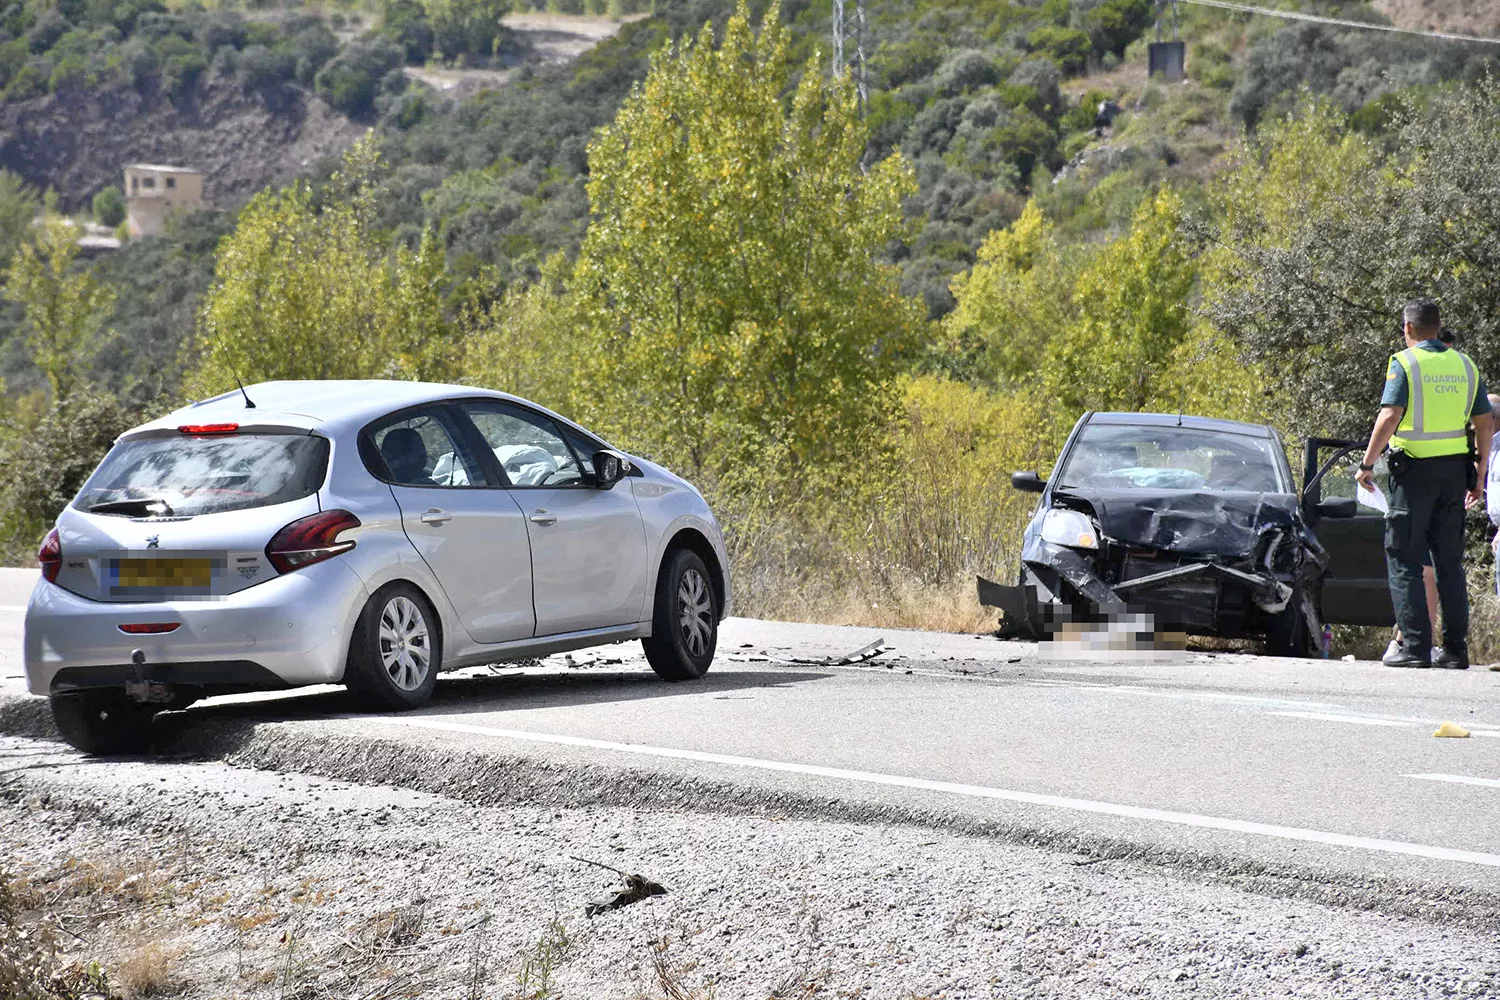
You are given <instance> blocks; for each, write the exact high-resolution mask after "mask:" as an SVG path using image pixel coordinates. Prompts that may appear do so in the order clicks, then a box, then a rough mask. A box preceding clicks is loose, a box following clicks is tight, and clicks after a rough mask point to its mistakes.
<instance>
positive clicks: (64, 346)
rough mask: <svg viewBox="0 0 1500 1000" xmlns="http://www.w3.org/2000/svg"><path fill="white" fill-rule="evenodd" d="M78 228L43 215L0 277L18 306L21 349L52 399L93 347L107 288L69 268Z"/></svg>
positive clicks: (71, 381) (109, 298) (63, 394)
mask: <svg viewBox="0 0 1500 1000" xmlns="http://www.w3.org/2000/svg"><path fill="white" fill-rule="evenodd" d="M78 236H79V232H78V227H77V226H75V225H74V224H73V223H72V222H70V221H68V220H67V219H64V218H61V217H59V216H55V215H49V216H48V217H47V218H46V219H45V220H44V221H43V223H42V225H41V226H40V227H39V228H38V232H37V235H36V240H35V242H27V243H23V244H21V247H20V249H19V250H18V251H17V252H16V254H15V256H13V257H12V258H11V261H10V266H9V267H8V269H7V270H6V276H5V297H6V298H8V299H10V300H11V301H13V302H17V303H19V304H20V305H21V306H22V309H23V311H24V314H25V328H26V347H27V349H28V351H29V352H30V353H31V358H32V361H33V363H34V364H35V365H36V366H37V367H38V368H40V369H41V370H42V371H43V372H44V373H45V374H46V376H47V381H48V383H49V384H50V385H51V387H52V396H53V398H54V399H66V398H67V397H68V396H69V395H70V394H71V392H72V390H73V387H74V386H75V384H77V382H78V381H79V378H80V376H81V374H82V372H84V371H85V370H87V366H88V358H89V356H90V355H91V354H92V352H93V351H94V350H95V349H97V348H98V346H99V338H100V335H101V332H102V326H103V320H104V316H105V315H106V314H107V313H108V311H109V308H110V306H111V305H112V303H113V301H114V291H113V289H111V288H109V287H107V286H105V285H102V284H101V283H100V282H99V281H98V279H97V278H95V277H94V275H93V273H92V272H90V271H88V270H85V269H82V268H75V267H74V266H73V262H74V259H75V258H76V257H77V256H78Z"/></svg>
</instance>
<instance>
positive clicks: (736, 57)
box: [577, 2, 920, 480]
mask: <svg viewBox="0 0 1500 1000" xmlns="http://www.w3.org/2000/svg"><path fill="white" fill-rule="evenodd" d="M787 49H788V39H787V34H786V31H785V30H784V29H783V28H782V27H781V25H780V11H779V8H778V7H777V6H775V5H773V6H772V7H771V8H770V9H769V10H767V12H766V14H765V16H764V18H763V19H762V21H761V24H760V30H759V33H758V34H757V33H756V32H755V31H754V30H752V28H751V24H750V17H749V13H748V10H747V7H746V4H745V3H743V2H742V3H741V4H740V5H739V7H738V9H737V11H736V13H735V14H734V16H733V17H731V18H730V20H729V22H728V24H727V26H726V27H725V30H724V38H723V42H722V44H721V45H720V46H718V47H717V48H716V47H715V46H714V38H713V33H712V28H711V26H705V27H704V29H703V30H702V31H701V32H700V33H699V35H698V37H697V39H696V40H695V41H692V42H684V43H682V44H681V45H680V46H679V47H678V48H676V49H675V50H672V49H670V48H669V49H664V50H662V51H660V52H658V53H657V54H656V56H655V57H654V58H653V60H652V64H651V70H650V73H649V74H648V75H647V78H646V80H645V82H644V83H643V84H642V85H641V86H640V87H638V88H637V89H636V90H635V91H634V92H633V94H632V96H631V97H630V99H629V100H628V101H626V103H625V105H624V106H623V107H622V108H621V109H620V111H619V113H618V115H617V116H616V118H615V121H614V123H613V124H612V125H610V126H608V127H606V128H604V129H602V130H601V131H600V132H599V133H598V135H597V137H596V139H595V141H594V143H593V145H592V146H591V147H590V150H589V174H590V180H589V188H588V190H589V201H590V206H591V208H592V212H593V216H594V221H593V223H592V225H591V226H590V228H589V231H588V235H587V237H586V238H585V241H584V245H583V249H582V252H581V256H580V259H579V264H578V275H577V281H578V283H579V285H578V287H579V288H580V289H581V290H582V293H583V294H584V295H585V296H587V297H588V300H589V301H590V302H591V303H592V304H591V307H590V308H591V310H592V323H593V325H594V328H595V329H596V330H597V331H598V334H599V337H600V343H599V352H598V355H597V358H598V361H597V363H595V364H593V365H591V366H590V367H589V369H588V371H589V375H590V391H589V393H588V405H589V408H590V409H592V410H593V411H594V415H595V416H597V417H598V418H600V419H601V420H602V422H603V423H604V425H605V426H607V427H609V428H610V429H611V430H615V431H619V432H621V434H620V436H621V437H622V439H624V440H630V441H633V442H636V443H638V444H639V445H640V446H642V447H643V448H645V449H647V450H649V451H650V452H652V453H653V454H656V455H658V456H660V457H661V458H662V459H663V460H665V461H667V462H668V463H669V464H671V465H673V466H675V467H677V468H679V469H681V470H683V471H684V472H685V473H687V474H690V475H701V474H703V473H705V472H707V473H710V474H713V475H722V474H724V473H726V472H729V471H731V470H740V469H749V468H750V467H751V466H752V465H757V466H759V467H760V468H762V469H763V468H764V465H765V463H766V462H767V461H770V460H772V458H771V457H772V456H776V457H778V458H782V459H784V460H785V461H786V463H787V465H785V466H784V467H783V471H782V475H786V474H788V473H791V474H792V475H795V476H801V477H802V478H803V479H804V480H805V479H806V477H807V476H808V475H810V474H812V473H813V472H815V471H816V470H818V469H830V470H831V469H835V468H842V469H848V468H850V467H851V463H853V462H855V461H857V460H858V458H859V457H860V456H861V455H862V454H864V453H865V451H866V449H867V448H869V447H870V446H871V445H872V443H873V442H874V441H875V440H876V439H877V438H878V436H879V426H880V424H881V417H882V415H883V414H885V413H887V412H889V409H890V407H891V405H892V401H893V399H894V392H895V388H894V375H895V373H896V371H897V370H898V367H899V365H900V363H901V358H902V356H903V353H904V352H905V351H906V349H907V346H908V344H909V343H910V341H911V340H912V337H913V334H914V332H915V330H916V329H917V326H918V323H919V315H920V312H919V307H918V306H917V304H916V303H915V302H914V301H913V300H909V299H907V298H905V297H904V296H902V295H901V294H900V291H899V289H898V287H897V273H896V271H895V269H894V268H892V267H891V266H889V265H887V264H884V263H882V262H881V261H880V255H881V253H882V251H883V250H884V248H885V247H886V245H887V244H888V242H889V241H890V240H891V239H893V238H894V237H896V236H897V235H898V234H899V233H900V232H901V199H902V198H903V197H904V196H905V195H907V194H909V193H910V192H911V191H912V190H914V187H915V185H914V182H913V179H912V174H911V171H910V169H909V168H908V167H907V166H906V164H904V163H903V162H902V161H901V160H900V158H899V157H897V156H892V157H890V158H888V159H885V160H883V161H881V162H879V163H876V164H874V165H872V166H870V167H869V169H868V171H866V170H863V169H862V168H861V162H860V161H861V157H862V156H863V154H864V151H865V145H866V139H867V132H866V130H865V128H864V126H863V123H862V122H861V121H860V119H859V115H858V111H857V108H856V106H855V100H854V94H853V89H852V87H851V86H850V84H849V82H848V80H847V79H842V80H837V81H830V80H828V79H827V78H826V74H824V73H823V71H822V69H821V64H820V62H819V61H818V60H817V59H816V58H814V59H813V60H812V61H810V62H809V63H808V65H807V67H806V68H805V70H804V72H803V73H802V74H801V79H800V81H799V82H798V83H797V84H796V87H795V89H794V90H793V92H792V93H791V95H790V106H789V107H788V106H787V105H786V104H784V103H783V95H785V94H786V92H787V90H788V88H789V87H790V85H791V80H792V73H791V66H790V65H789V60H788V54H787ZM647 415H649V416H647Z"/></svg>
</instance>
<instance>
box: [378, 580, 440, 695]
mask: <svg viewBox="0 0 1500 1000" xmlns="http://www.w3.org/2000/svg"><path fill="white" fill-rule="evenodd" d="M380 665H381V667H382V668H383V669H384V670H385V672H386V676H388V677H389V678H390V679H391V683H392V684H394V685H396V687H398V688H400V689H401V690H403V691H415V690H417V689H418V688H419V687H421V686H422V684H423V683H424V682H425V681H426V680H427V672H428V671H429V670H431V669H432V641H431V636H430V635H429V634H428V629H427V617H426V616H425V615H424V614H423V613H422V609H421V608H419V607H417V605H416V602H415V601H413V600H412V599H411V598H409V597H402V596H399V595H398V596H396V597H393V598H391V599H390V600H389V601H387V602H386V605H385V608H384V610H382V611H381V612H380Z"/></svg>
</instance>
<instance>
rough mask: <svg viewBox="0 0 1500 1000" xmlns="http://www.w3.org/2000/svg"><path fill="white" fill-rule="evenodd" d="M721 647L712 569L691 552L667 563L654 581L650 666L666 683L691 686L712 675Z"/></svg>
mask: <svg viewBox="0 0 1500 1000" xmlns="http://www.w3.org/2000/svg"><path fill="white" fill-rule="evenodd" d="M718 642H719V600H718V596H717V594H716V593H715V592H714V588H713V585H712V584H711V583H710V582H709V576H708V567H707V566H705V565H704V564H703V559H702V557H701V556H699V555H698V553H696V552H694V551H692V550H691V549H678V550H677V551H676V552H673V553H672V554H671V555H670V556H668V557H667V560H666V562H665V563H664V564H663V566H662V568H661V576H660V577H659V578H658V579H657V581H656V610H655V612H654V613H653V615H652V618H651V636H650V638H648V639H642V640H641V645H643V646H644V647H645V648H646V660H647V661H648V662H649V663H650V664H651V669H652V670H655V671H656V676H658V677H660V678H661V679H662V680H664V681H690V680H696V679H697V678H699V677H702V676H703V675H704V674H706V673H707V672H708V668H709V665H710V664H711V663H713V661H714V650H715V648H717V646H718Z"/></svg>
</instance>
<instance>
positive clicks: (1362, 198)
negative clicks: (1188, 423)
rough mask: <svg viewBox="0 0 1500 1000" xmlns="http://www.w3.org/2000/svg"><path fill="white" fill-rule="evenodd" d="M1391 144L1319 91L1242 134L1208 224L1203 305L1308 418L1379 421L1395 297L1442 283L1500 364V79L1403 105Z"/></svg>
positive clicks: (1468, 330)
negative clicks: (1356, 127)
mask: <svg viewBox="0 0 1500 1000" xmlns="http://www.w3.org/2000/svg"><path fill="white" fill-rule="evenodd" d="M1392 130H1393V137H1392V138H1393V141H1392V142H1391V146H1390V148H1391V149H1393V150H1396V152H1395V153H1394V154H1391V155H1389V156H1382V155H1381V154H1380V153H1379V152H1378V151H1377V150H1376V149H1375V147H1373V146H1372V145H1371V144H1370V143H1369V142H1368V141H1367V140H1365V139H1364V138H1362V137H1360V136H1358V135H1352V134H1350V132H1349V130H1348V128H1347V126H1346V124H1345V122H1344V119H1343V117H1342V115H1341V114H1340V113H1339V112H1338V111H1337V110H1336V109H1333V108H1330V107H1328V106H1327V105H1324V104H1319V103H1308V102H1305V103H1304V105H1303V106H1302V107H1301V108H1300V109H1299V111H1298V112H1297V114H1296V115H1295V116H1294V117H1293V118H1292V119H1291V120H1290V121H1288V122H1286V123H1285V124H1283V125H1280V126H1277V127H1273V128H1267V129H1264V130H1263V131H1262V133H1261V137H1260V142H1258V143H1256V144H1253V145H1248V146H1247V147H1246V148H1245V149H1244V150H1243V155H1242V158H1241V165H1240V167H1239V168H1238V169H1237V170H1236V171H1235V172H1234V173H1232V174H1231V175H1230V176H1229V177H1228V178H1226V179H1225V180H1224V181H1223V182H1222V184H1221V186H1220V188H1219V195H1220V199H1221V208H1220V212H1219V219H1218V220H1216V221H1214V222H1205V223H1200V225H1199V226H1198V227H1197V228H1198V231H1199V233H1200V235H1201V236H1202V238H1203V240H1204V244H1205V246H1207V247H1209V248H1211V249H1212V250H1213V253H1212V254H1211V256H1210V258H1209V264H1208V267H1207V269H1206V272H1205V281H1204V301H1205V308H1206V314H1207V316H1208V317H1209V318H1210V319H1211V320H1212V321H1213V322H1214V324H1215V326H1216V327H1218V328H1219V329H1220V330H1222V331H1224V332H1225V333H1226V334H1228V335H1230V336H1231V337H1232V338H1233V339H1234V340H1235V341H1236V343H1238V344H1239V346H1240V348H1241V349H1242V350H1244V351H1245V352H1246V353H1247V354H1248V355H1250V356H1251V357H1253V358H1255V359H1258V360H1259V361H1261V362H1262V363H1263V364H1264V366H1265V368H1266V370H1267V372H1268V373H1269V376H1270V379H1271V381H1272V384H1273V386H1274V387H1275V389H1276V390H1277V396H1278V400H1279V405H1280V406H1281V407H1282V408H1284V409H1285V410H1287V411H1288V412H1289V413H1290V414H1291V415H1292V417H1293V419H1294V421H1295V424H1296V425H1297V426H1301V427H1317V428H1318V429H1319V430H1320V432H1322V433H1327V434H1338V435H1348V436H1352V437H1357V436H1359V435H1362V434H1365V433H1368V431H1369V421H1370V419H1371V412H1372V410H1373V408H1374V406H1375V405H1376V403H1377V401H1378V399H1379V382H1380V377H1381V374H1382V373H1383V372H1384V370H1385V362H1386V357H1387V356H1388V355H1390V354H1391V353H1392V352H1393V351H1396V350H1399V349H1400V347H1401V340H1400V336H1399V332H1400V331H1399V328H1398V323H1399V319H1398V317H1399V313H1400V308H1401V306H1402V304H1403V303H1404V302H1405V300H1407V299H1408V298H1411V297H1413V296H1418V295H1425V296H1431V297H1433V298H1435V299H1437V300H1438V302H1439V303H1440V304H1441V306H1442V308H1443V316H1444V325H1446V326H1448V327H1450V328H1451V329H1454V330H1456V331H1458V332H1459V336H1460V340H1461V342H1462V345H1463V348H1464V350H1465V351H1467V352H1469V353H1470V354H1471V355H1472V356H1473V357H1474V358H1475V360H1476V361H1477V362H1478V363H1479V366H1480V369H1481V370H1482V371H1484V372H1485V373H1486V375H1487V376H1488V377H1489V378H1490V379H1491V380H1496V379H1497V378H1500V199H1497V198H1496V197H1495V195H1494V192H1495V191H1497V190H1500V81H1497V80H1487V81H1484V82H1482V83H1480V84H1477V85H1474V86H1471V87H1465V88H1460V89H1456V90H1454V91H1452V92H1449V93H1444V94H1440V95H1436V96H1433V97H1431V98H1430V99H1428V101H1427V102H1426V103H1425V104H1424V105H1423V107H1421V108H1420V109H1418V108H1417V107H1415V106H1412V105H1409V104H1408V105H1407V106H1406V107H1405V108H1404V109H1403V110H1402V111H1400V112H1399V113H1397V114H1395V115H1394V116H1393V121H1392Z"/></svg>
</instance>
